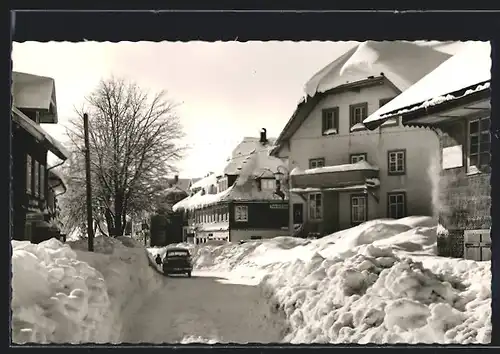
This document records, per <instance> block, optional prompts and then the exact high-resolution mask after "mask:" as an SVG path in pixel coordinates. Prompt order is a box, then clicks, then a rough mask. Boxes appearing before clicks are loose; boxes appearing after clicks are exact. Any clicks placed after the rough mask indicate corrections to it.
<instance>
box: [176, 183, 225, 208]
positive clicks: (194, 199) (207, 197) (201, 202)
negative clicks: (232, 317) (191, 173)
mask: <svg viewBox="0 0 500 354" xmlns="http://www.w3.org/2000/svg"><path fill="white" fill-rule="evenodd" d="M232 189H233V186H231V187H229V188H228V189H226V190H225V191H223V192H220V193H217V194H209V193H206V192H204V191H203V190H201V191H199V192H197V193H196V194H194V195H192V196H190V197H187V198H185V199H183V200H181V201H180V202H178V203H176V204H174V206H173V207H172V210H173V211H177V210H192V209H198V208H202V207H204V206H208V205H213V204H217V203H219V202H221V201H222V200H223V198H224V197H225V196H226V195H228V194H229V193H230V192H231V190H232Z"/></svg>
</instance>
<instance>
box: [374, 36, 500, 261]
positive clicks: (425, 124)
mask: <svg viewBox="0 0 500 354" xmlns="http://www.w3.org/2000/svg"><path fill="white" fill-rule="evenodd" d="M490 70H491V48H490V44H489V43H488V42H475V43H470V44H468V46H467V47H466V48H465V49H464V50H462V51H460V52H458V53H457V54H456V55H454V56H453V57H452V58H450V59H449V60H447V61H446V62H445V63H443V64H442V65H440V66H439V67H438V68H437V69H436V70H434V71H432V72H431V73H429V74H428V75H427V76H425V77H424V78H422V79H421V80H420V81H419V82H417V83H416V84H415V85H413V86H412V87H411V88H409V89H408V90H407V91H406V92H404V93H402V94H401V95H400V96H399V97H397V98H396V99H394V100H393V101H391V102H389V103H388V104H387V105H386V106H384V107H383V108H381V109H380V110H378V111H377V112H375V113H373V115H371V116H370V117H368V118H367V119H366V120H365V125H366V126H367V127H369V128H370V129H377V127H379V126H380V125H381V124H383V123H384V121H386V120H388V119H394V118H395V117H399V118H400V119H401V120H402V124H403V125H404V126H414V127H420V128H421V129H422V131H424V130H425V129H423V128H427V129H432V130H433V131H434V132H435V133H436V136H438V137H439V150H440V152H439V159H438V161H439V168H438V169H436V174H435V180H436V183H435V185H434V187H433V194H434V200H433V202H434V206H435V209H436V210H437V212H438V215H439V219H440V223H441V224H442V225H443V226H444V227H445V228H446V229H447V230H448V232H449V235H448V238H447V239H446V242H445V243H444V244H441V246H442V247H440V249H439V251H440V253H441V255H444V256H453V257H462V256H464V257H465V258H467V259H475V260H489V259H491V236H490V228H491V211H490V207H491V188H490V183H491V182H490V181H491V168H490V158H491V157H490V143H491V136H490V121H491V118H490V114H491V108H490V97H491V92H490V80H491V74H490Z"/></svg>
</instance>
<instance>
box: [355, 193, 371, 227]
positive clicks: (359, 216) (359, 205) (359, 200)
mask: <svg viewBox="0 0 500 354" xmlns="http://www.w3.org/2000/svg"><path fill="white" fill-rule="evenodd" d="M367 218H368V215H367V209H366V196H365V195H353V196H351V223H352V224H360V223H363V222H365V221H366V220H367Z"/></svg>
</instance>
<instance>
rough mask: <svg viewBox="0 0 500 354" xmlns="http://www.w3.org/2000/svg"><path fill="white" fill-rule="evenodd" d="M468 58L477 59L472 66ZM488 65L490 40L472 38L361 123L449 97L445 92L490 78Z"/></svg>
mask: <svg viewBox="0 0 500 354" xmlns="http://www.w3.org/2000/svg"><path fill="white" fill-rule="evenodd" d="M471 61H473V62H475V63H476V65H473V66H472V69H471ZM488 64H489V65H488ZM490 67H491V45H490V43H489V42H471V43H469V44H467V45H466V46H464V47H463V48H462V50H461V51H459V52H458V53H457V54H455V55H453V56H452V57H451V58H449V59H448V60H446V61H445V62H443V63H442V64H441V65H439V66H438V67H437V68H436V69H434V70H433V71H431V72H430V73H428V74H427V75H425V76H424V77H423V78H422V79H420V80H419V81H418V82H416V83H415V84H414V85H412V86H411V87H410V88H409V89H408V90H406V91H404V92H403V93H401V94H400V95H399V96H397V97H396V98H394V99H393V100H392V101H390V102H389V103H387V104H385V105H384V106H382V107H380V108H379V109H378V110H377V111H375V112H374V113H372V114H371V115H370V116H369V117H367V118H366V119H365V120H364V121H363V123H364V124H365V125H370V126H372V127H374V126H375V125H376V126H378V125H380V124H381V123H382V122H383V121H384V120H386V119H389V118H391V117H394V116H396V115H399V114H398V113H397V112H399V111H403V110H404V109H409V108H411V107H412V106H420V108H423V107H427V106H428V105H436V104H438V103H435V102H436V101H440V102H445V101H449V100H450V99H451V97H448V99H446V97H447V95H448V94H451V93H453V92H457V91H460V90H461V89H465V88H467V87H472V86H475V85H480V84H484V83H486V82H488V81H490V80H491V71H490ZM464 72H466V74H464ZM452 75H453V76H455V75H457V76H455V78H454V79H453V80H450V79H449V77H450V76H452ZM443 76H444V77H443ZM447 78H448V79H447ZM443 86H444V87H443ZM476 88H477V87H476ZM471 93H472V92H468V93H467V95H468V94H471ZM464 96H465V95H464ZM440 97H442V98H440ZM462 97H463V96H462ZM456 98H459V97H456ZM456 98H455V99H456ZM406 112H407V111H405V112H404V113H406ZM389 113H391V114H389Z"/></svg>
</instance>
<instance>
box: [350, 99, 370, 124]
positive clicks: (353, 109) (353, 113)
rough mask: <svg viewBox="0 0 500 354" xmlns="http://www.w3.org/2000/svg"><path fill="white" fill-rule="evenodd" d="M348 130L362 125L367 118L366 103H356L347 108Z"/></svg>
mask: <svg viewBox="0 0 500 354" xmlns="http://www.w3.org/2000/svg"><path fill="white" fill-rule="evenodd" d="M349 111H350V112H349V122H350V125H349V129H352V127H353V126H355V125H356V124H363V121H364V120H365V119H366V118H367V117H368V103H367V102H363V103H358V104H353V105H351V106H349Z"/></svg>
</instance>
